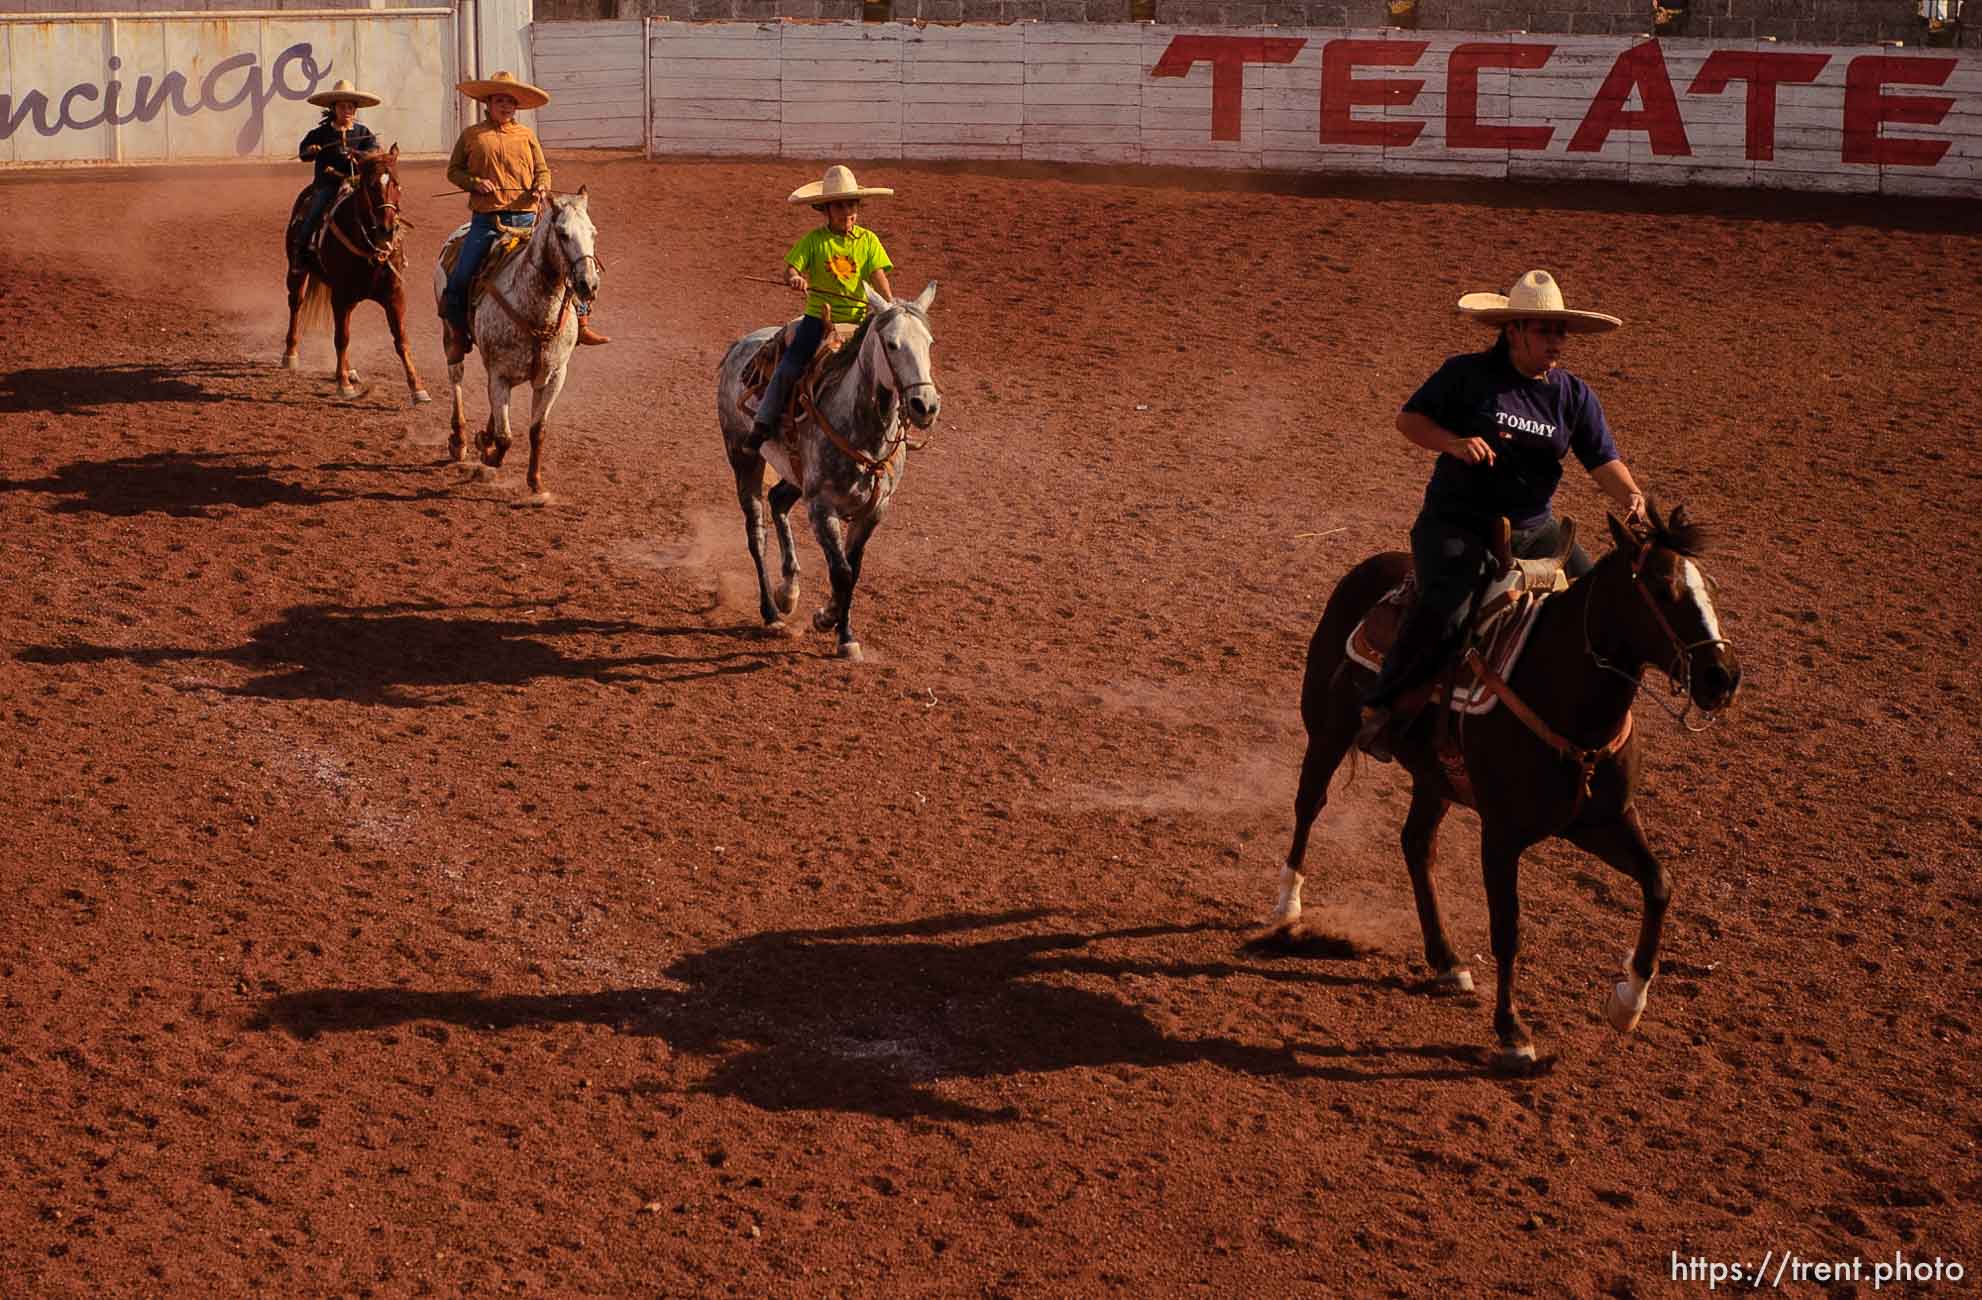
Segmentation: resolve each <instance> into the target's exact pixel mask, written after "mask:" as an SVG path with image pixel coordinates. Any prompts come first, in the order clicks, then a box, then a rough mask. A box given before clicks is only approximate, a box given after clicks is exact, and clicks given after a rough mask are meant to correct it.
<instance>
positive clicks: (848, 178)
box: [785, 166, 894, 204]
mask: <svg viewBox="0 0 1982 1300" xmlns="http://www.w3.org/2000/svg"><path fill="white" fill-rule="evenodd" d="M893 193H894V191H893V190H884V189H880V188H877V187H873V186H863V185H861V183H860V182H859V181H857V180H855V179H854V178H853V172H852V171H851V170H850V169H848V168H845V167H838V166H835V167H828V168H827V169H826V177H825V179H824V180H817V181H812V182H810V183H808V184H805V185H801V186H799V187H798V188H797V189H795V190H793V191H792V192H791V197H789V198H787V199H786V200H785V202H787V203H812V204H819V203H836V202H839V201H840V200H843V199H885V198H887V197H888V196H889V195H891V194H893Z"/></svg>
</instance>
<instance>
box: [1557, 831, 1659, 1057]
mask: <svg viewBox="0 0 1982 1300" xmlns="http://www.w3.org/2000/svg"><path fill="white" fill-rule="evenodd" d="M1565 838H1567V839H1568V841H1569V842H1570V843H1571V844H1574V845H1575V846H1576V847H1578V848H1580V849H1583V850H1585V851H1586V852H1589V853H1594V854H1595V855H1596V856H1598V857H1600V858H1602V859H1603V860H1604V861H1605V862H1608V863H1609V864H1610V865H1611V866H1613V867H1616V868H1617V869H1618V870H1619V871H1622V872H1623V873H1624V874H1625V875H1627V876H1630V877H1631V878H1632V879H1633V880H1636V881H1637V882H1638V888H1639V889H1640V890H1641V891H1643V893H1644V896H1645V911H1644V915H1643V916H1642V917H1641V918H1640V920H1639V922H1638V946H1637V948H1636V949H1635V950H1634V951H1633V952H1632V953H1631V954H1630V955H1629V956H1628V957H1626V958H1625V959H1624V978H1623V980H1621V981H1620V982H1619V983H1618V985H1617V986H1616V987H1615V988H1614V989H1612V990H1611V995H1610V1002H1609V1003H1608V1005H1606V1006H1605V1007H1604V1015H1605V1017H1606V1018H1607V1019H1608V1020H1609V1021H1610V1026H1611V1028H1612V1029H1615V1030H1617V1031H1618V1032H1619V1033H1621V1034H1628V1033H1630V1032H1631V1031H1632V1030H1633V1029H1636V1028H1637V1027H1638V1017H1639V1016H1642V1015H1644V1014H1645V995H1646V992H1647V991H1648V990H1649V989H1650V987H1651V983H1652V976H1654V975H1656V974H1658V971H1659V936H1660V934H1661V933H1662V932H1663V931H1664V929H1665V911H1666V908H1667V907H1668V906H1670V905H1671V903H1672V877H1671V876H1670V875H1669V874H1668V873H1667V872H1666V869H1665V868H1664V867H1663V866H1661V865H1660V864H1659V860H1658V859H1657V858H1655V857H1653V856H1652V850H1651V846H1650V845H1648V844H1646V843H1645V828H1644V827H1643V826H1641V825H1639V824H1638V812H1637V809H1635V808H1626V809H1625V810H1624V811H1623V812H1622V813H1620V814H1619V815H1618V816H1617V817H1616V818H1615V819H1613V820H1611V821H1607V822H1600V823H1598V824H1597V825H1595V826H1585V827H1580V828H1578V829H1576V830H1572V831H1569V832H1567V833H1566V835H1565Z"/></svg>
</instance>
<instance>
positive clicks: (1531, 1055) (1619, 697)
mask: <svg viewBox="0 0 1982 1300" xmlns="http://www.w3.org/2000/svg"><path fill="white" fill-rule="evenodd" d="M1610 530H1611V536H1612V539H1613V541H1614V543H1615V545H1614V547H1613V549H1612V550H1611V552H1610V553H1609V554H1608V555H1606V556H1605V557H1604V558H1603V559H1602V560H1600V561H1598V563H1597V565H1596V567H1595V568H1594V569H1593V570H1592V571H1591V572H1590V573H1588V574H1587V575H1585V576H1584V577H1582V578H1581V579H1578V580H1577V581H1576V582H1574V583H1571V584H1569V586H1568V588H1567V590H1565V591H1561V592H1560V593H1558V594H1554V595H1548V596H1544V597H1540V598H1539V599H1540V607H1539V609H1538V610H1537V611H1535V612H1534V614H1533V622H1532V624H1531V625H1530V626H1529V627H1528V629H1527V633H1526V643H1525V648H1523V649H1522V650H1521V652H1520V657H1519V658H1518V660H1516V661H1515V662H1514V665H1513V667H1512V668H1511V669H1510V670H1508V671H1507V673H1506V675H1505V677H1504V678H1503V677H1502V676H1501V675H1499V674H1497V673H1495V672H1493V670H1492V669H1491V668H1485V667H1484V665H1483V664H1482V663H1481V662H1480V661H1479V660H1478V657H1477V655H1476V654H1470V653H1469V655H1468V658H1469V660H1471V661H1472V662H1471V663H1469V667H1471V668H1473V669H1475V670H1476V671H1477V670H1481V669H1484V670H1483V671H1477V676H1478V677H1479V681H1480V684H1481V685H1483V686H1484V687H1485V689H1486V690H1487V691H1488V692H1490V693H1491V695H1492V696H1493V697H1494V698H1495V699H1496V700H1497V701H1498V703H1499V706H1500V707H1496V708H1492V709H1490V710H1487V711H1484V712H1480V713H1477V714H1474V715H1471V716H1467V715H1462V714H1459V713H1456V712H1450V711H1448V710H1447V709H1446V707H1445V704H1444V702H1439V703H1435V704H1433V705H1432V706H1431V707H1430V708H1429V709H1428V710H1427V714H1428V715H1430V716H1421V717H1420V718H1419V719H1418V720H1417V722H1416V723H1415V724H1413V725H1412V726H1410V727H1409V728H1407V729H1406V730H1405V732H1404V734H1403V735H1402V736H1401V737H1399V738H1398V743H1397V744H1396V746H1395V754H1396V758H1397V761H1398V762H1399V763H1400V764H1402V765H1403V766H1404V768H1405V769H1406V770H1407V771H1408V772H1409V773H1410V775H1411V778H1412V790H1411V805H1410V810H1409V812H1408V813H1407V814H1406V815H1405V819H1404V827H1403V836H1402V840H1403V850H1404V861H1405V864H1406V866H1407V867H1408V868H1409V869H1410V873H1411V887H1412V891H1413V893H1414V894H1415V895H1416V898H1417V908H1418V921H1419V925H1420V927H1421V928H1422V930H1423V932H1424V944H1425V960H1426V961H1427V962H1428V963H1429V964H1430V966H1431V969H1432V971H1433V973H1434V978H1433V987H1434V988H1442V989H1455V990H1469V989H1471V988H1472V974H1471V972H1470V971H1469V970H1468V969H1467V967H1466V965H1465V963H1463V962H1462V961H1461V960H1460V959H1459V956H1458V954H1457V953H1456V952H1455V951H1454V950H1453V947H1452V945H1451V943H1450V942H1449V941H1448V940H1447V938H1446V935H1445V924H1444V919H1443V917H1442V916H1441V915H1440V912H1439V906H1438V896H1437V893H1436V891H1435V889H1434V887H1433V883H1432V867H1433V864H1434V858H1435V851H1436V845H1437V835H1438V826H1439V823H1440V821H1441V820H1443V818H1444V817H1445V814H1446V811H1447V810H1448V809H1449V808H1450V807H1451V805H1452V804H1453V803H1454V802H1460V803H1464V804H1466V805H1468V806H1470V807H1472V808H1473V809H1474V810H1475V811H1477V812H1478V814H1479V818H1480V858H1481V865H1482V867H1483V869H1484V873H1485V878H1486V892H1487V905H1488V910H1489V913H1490V916H1491V929H1492V938H1493V954H1494V959H1495V962H1496V964H1497V966H1498V968H1499V987H1498V990H1497V1001H1496V1004H1495V1008H1494V1032H1495V1035H1496V1037H1497V1038H1498V1048H1497V1052H1496V1054H1495V1056H1494V1058H1493V1064H1494V1065H1495V1067H1496V1068H1498V1069H1502V1070H1507V1071H1513V1072H1525V1071H1527V1070H1530V1069H1532V1068H1534V1066H1535V1063H1536V1056H1535V1048H1534V1042H1533V1039H1532V1037H1531V1036H1530V1034H1529V1032H1528V1029H1527V1026H1526V1025H1525V1024H1523V1023H1522V1020H1521V1016H1520V1013H1519V1011H1518V1010H1517V1009H1516V1006H1515V970H1514V963H1515V956H1516V954H1517V952H1518V951H1519V947H1520V915H1521V905H1520V898H1519V892H1518V882H1519V872H1520V863H1521V855H1522V854H1523V853H1524V852H1525V851H1526V850H1527V849H1529V848H1530V847H1531V846H1533V845H1535V844H1537V843H1540V842H1541V841H1542V840H1545V839H1549V838H1551V837H1559V838H1562V839H1566V840H1568V841H1569V842H1570V843H1572V844H1575V845H1576V846H1578V847H1579V848H1582V849H1584V850H1585V851H1587V852H1589V853H1592V854H1594V855H1596V856H1597V857H1599V858H1601V859H1603V860H1604V861H1605V862H1607V863H1609V864H1610V865H1611V866H1613V867H1615V868H1617V869H1618V870H1619V871H1622V872H1623V873H1624V874H1625V875H1627V876H1630V877H1631V878H1632V879H1633V880H1635V881H1637V883H1638V885H1639V888H1640V891H1641V893H1642V895H1643V907H1644V910H1643V913H1642V916H1641V920H1640V924H1639V929H1638V940H1637V943H1636V945H1635V947H1634V948H1633V949H1632V951H1631V952H1630V953H1628V954H1627V955H1626V958H1625V963H1624V970H1623V979H1622V981H1621V982H1619V983H1618V984H1617V985H1616V987H1615V988H1614V989H1613V990H1612V992H1611V997H1610V1000H1609V1002H1608V1005H1607V1007H1606V1017H1607V1019H1608V1020H1609V1022H1610V1024H1611V1025H1612V1027H1613V1028H1615V1029H1617V1030H1618V1031H1619V1032H1623V1033H1628V1032H1630V1031H1631V1030H1632V1029H1634V1028H1636V1027H1637V1024H1638V1019H1639V1016H1640V1015H1641V1014H1642V1013H1643V1012H1644V1009H1645V1003H1646V994H1647V990H1648V988H1649V986H1650V984H1651V981H1652V977H1653V976H1654V975H1655V974H1656V973H1657V971H1658V951H1659V938H1660V933H1661V929H1662V926H1663V924H1664V920H1665V914H1666V908H1667V906H1668V904H1669V903H1670V901H1671V897H1672V881H1671V877H1670V876H1669V875H1668V873H1667V872H1666V869H1665V867H1664V866H1663V865H1661V864H1660V862H1659V860H1658V858H1657V857H1656V856H1655V855H1654V854H1653V853H1652V850H1651V848H1650V847H1649V846H1648V844H1647V843H1646V839H1645V832H1644V828H1643V826H1642V825H1641V824H1640V821H1639V817H1638V810H1637V808H1636V806H1635V804H1634V802H1633V797H1634V795H1635V794H1636V793H1637V789H1638V781H1639V775H1640V769H1641V764H1642V761H1643V760H1642V756H1643V747H1642V744H1641V739H1640V735H1639V733H1638V731H1637V730H1636V729H1635V728H1634V727H1633V726H1632V722H1631V708H1632V704H1633V702H1634V701H1635V700H1636V698H1637V696H1638V689H1639V683H1640V678H1641V675H1642V674H1643V672H1644V670H1645V669H1646V668H1647V667H1656V668H1659V669H1660V670H1662V671H1663V672H1664V673H1665V674H1666V676H1667V678H1668V680H1669V681H1670V682H1671V684H1672V689H1673V692H1674V694H1675V695H1677V696H1683V697H1685V698H1686V700H1687V703H1686V705H1685V707H1684V708H1683V709H1682V710H1681V711H1680V713H1679V717H1680V720H1681V721H1682V722H1684V720H1685V716H1686V712H1687V711H1688V710H1690V709H1691V708H1693V707H1698V708H1699V709H1701V710H1702V711H1703V712H1704V713H1705V714H1706V715H1707V716H1708V718H1709V720H1711V718H1712V716H1713V715H1714V714H1716V713H1718V712H1720V711H1721V710H1724V709H1726V708H1727V707H1728V706H1729V705H1731V704H1732V703H1733V701H1734V696H1735V692H1736V690H1737V689H1738V688H1739V686H1740V683H1741V668H1740V665H1739V662H1738V660H1737V658H1736V656H1735V652H1734V646H1733V644H1732V643H1731V642H1729V641H1728V640H1727V638H1726V637H1724V636H1723V635H1722V634H1721V625H1720V617H1719V614H1718V613H1717V612H1716V610H1715V607H1714V597H1713V592H1714V585H1713V583H1712V581H1711V580H1710V579H1709V578H1708V577H1707V576H1706V574H1705V572H1704V571H1703V570H1702V569H1701V567H1700V565H1699V563H1698V562H1697V557H1698V556H1699V555H1700V554H1701V552H1702V551H1703V550H1704V548H1705V546H1706V542H1707V538H1706V533H1705V530H1704V529H1702V528H1701V527H1700V526H1699V525H1697V524H1693V523H1690V522H1688V521H1687V519H1686V512H1685V508H1684V507H1680V508H1678V509H1675V510H1674V511H1673V513H1672V516H1671V518H1670V519H1664V518H1661V516H1660V515H1659V513H1658V511H1657V510H1656V509H1650V510H1648V515H1647V523H1646V525H1645V526H1644V528H1643V529H1642V530H1641V531H1639V532H1633V531H1631V530H1628V529H1626V528H1625V527H1624V526H1623V525H1622V524H1620V523H1618V522H1617V521H1616V520H1615V519H1613V520H1611V523H1610ZM1410 568H1411V557H1410V556H1409V555H1408V554H1405V553H1403V552H1396V551H1393V552H1387V553H1385V554H1381V555H1376V556H1373V557H1371V558H1370V559H1368V560H1365V561H1363V562H1362V563H1361V564H1360V565H1358V566H1356V567H1355V568H1354V569H1352V570H1350V571H1349V573H1348V574H1346V575H1345V576H1344V577H1343V578H1342V580H1341V581H1340V582H1339V583H1337V584H1336V587H1335V590H1334V592H1333V593H1332V594H1331V595H1330V597H1329V600H1328V604H1327V607H1326V609H1325V610H1324V612H1323V614H1322V617H1321V624H1320V626H1319V627H1318V628H1317V629H1316V631H1315V634H1314V638H1313V640H1312V641H1311V642H1310V644H1309V647H1308V658H1307V672H1306V676H1305V678H1304V679H1303V681H1302V684H1301V717H1302V720H1303V722H1304V723H1305V724H1306V729H1307V733H1308V745H1307V752H1306V755H1305V757H1304V758H1303V759H1302V762H1301V779H1300V789H1299V792H1298V793H1297V794H1296V795H1295V799H1294V838H1293V844H1292V846H1291V847H1290V848H1289V850H1288V853H1287V864H1286V866H1285V867H1284V868H1283V869H1282V870H1281V873H1280V895H1279V903H1278V906H1277V907H1276V908H1275V911H1274V915H1273V918H1272V920H1271V922H1270V926H1269V929H1268V930H1267V932H1266V933H1265V935H1263V936H1261V939H1262V941H1263V942H1266V943H1268V944H1275V943H1287V942H1289V941H1291V940H1293V939H1295V938H1296V937H1297V936H1298V934H1299V929H1298V925H1297V923H1298V922H1299V920H1300V916H1301V887H1302V884H1303V880H1304V878H1303V876H1302V862H1303V859H1304V857H1305V856H1306V853H1307V845H1308V835H1309V831H1310V830H1311V828H1312V827H1313V825H1314V822H1315V819H1316V818H1317V817H1318V816H1319V815H1320V814H1321V811H1322V808H1323V806H1324V805H1325V804H1326V803H1327V799H1328V785H1329V781H1330V778H1331V777H1332V776H1333V775H1334V773H1335V770H1336V768H1337V766H1338V765H1340V763H1341V762H1342V760H1343V758H1344V757H1345V756H1346V755H1347V754H1348V753H1349V750H1350V748H1351V747H1352V745H1353V744H1354V740H1355V736H1356V733H1357V730H1358V727H1359V721H1360V714H1361V701H1362V696H1363V693H1364V691H1365V690H1366V689H1367V688H1368V685H1369V683H1370V681H1371V680H1372V677H1373V673H1372V672H1370V671H1369V670H1368V669H1367V668H1365V667H1363V666H1362V665H1361V664H1359V663H1357V662H1356V657H1355V656H1354V655H1352V653H1351V651H1350V645H1349V643H1350V640H1351V638H1352V635H1356V634H1357V633H1358V629H1359V628H1360V626H1361V624H1362V622H1363V620H1364V616H1365V615H1366V614H1368V613H1369V612H1370V611H1371V609H1372V608H1373V607H1375V606H1377V605H1378V604H1379V603H1380V602H1381V601H1382V600H1383V599H1384V598H1385V596H1386V593H1389V592H1391V591H1392V589H1393V588H1395V587H1397V586H1398V585H1399V584H1400V582H1402V580H1403V579H1404V577H1405V576H1406V574H1408V573H1409V572H1410ZM1441 751H1443V754H1441Z"/></svg>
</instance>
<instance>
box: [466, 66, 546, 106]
mask: <svg viewBox="0 0 1982 1300" xmlns="http://www.w3.org/2000/svg"><path fill="white" fill-rule="evenodd" d="M455 89H456V90H458V91H460V92H461V93H462V94H464V95H466V96H467V97H468V98H470V99H479V100H481V101H482V102H483V103H484V104H486V103H488V102H489V99H490V98H491V97H492V96H495V95H507V96H509V97H510V98H511V99H513V100H515V101H516V106H517V107H518V108H542V107H543V106H544V105H546V104H548V103H550V102H551V94H550V92H549V91H548V90H543V89H540V88H539V87H536V86H533V85H531V84H530V83H529V82H527V81H518V80H517V79H516V78H515V77H514V76H511V75H510V74H509V73H507V72H497V73H493V74H491V75H489V76H486V77H483V78H481V79H480V80H479V81H464V82H461V83H460V84H459V85H457V86H455Z"/></svg>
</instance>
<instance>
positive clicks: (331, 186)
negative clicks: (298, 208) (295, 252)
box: [299, 176, 340, 252]
mask: <svg viewBox="0 0 1982 1300" xmlns="http://www.w3.org/2000/svg"><path fill="white" fill-rule="evenodd" d="M339 185H340V182H339V181H338V179H337V178H336V177H335V176H333V177H331V178H330V179H329V180H328V181H319V182H317V185H316V188H315V189H313V190H312V191H310V210H309V211H308V212H306V213H304V214H303V228H302V230H301V231H300V232H299V234H300V235H301V239H302V242H301V245H300V247H299V252H307V251H308V250H309V247H310V234H311V232H312V231H314V230H315V229H316V228H317V223H319V222H321V221H322V220H323V214H324V209H326V208H328V207H329V206H330V201H331V200H332V199H334V198H336V197H337V191H338V188H339Z"/></svg>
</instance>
